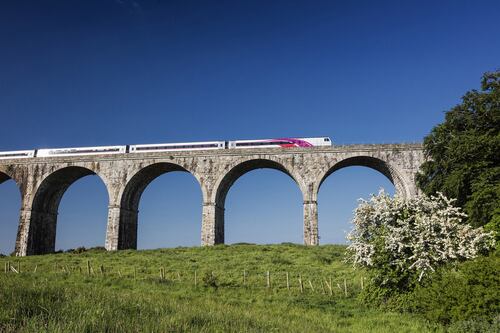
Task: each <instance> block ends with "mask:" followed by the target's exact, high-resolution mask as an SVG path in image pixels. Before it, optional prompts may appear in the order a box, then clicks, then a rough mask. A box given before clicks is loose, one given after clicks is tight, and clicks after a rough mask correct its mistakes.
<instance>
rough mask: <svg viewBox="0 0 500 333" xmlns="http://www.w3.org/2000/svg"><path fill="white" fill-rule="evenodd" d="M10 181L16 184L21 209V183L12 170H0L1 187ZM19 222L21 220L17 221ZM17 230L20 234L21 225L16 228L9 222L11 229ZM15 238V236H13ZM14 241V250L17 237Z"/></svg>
mask: <svg viewBox="0 0 500 333" xmlns="http://www.w3.org/2000/svg"><path fill="white" fill-rule="evenodd" d="M9 180H12V181H13V182H14V183H15V186H16V188H17V190H18V192H17V193H18V197H17V200H18V201H17V202H19V206H20V208H22V200H23V195H22V194H23V189H22V187H21V186H20V183H19V181H18V180H17V179H16V178H15V177H14V173H13V172H11V170H5V169H4V168H0V186H1V185H2V184H3V183H4V182H7V181H9ZM17 220H18V221H19V218H18V219H17ZM4 227H7V226H3V227H2V229H3V228H4ZM10 227H11V228H13V229H14V228H17V233H19V224H17V226H14V225H10V222H9V228H10ZM13 236H14V237H15V235H13ZM14 237H13V239H12V243H11V244H14V248H15V244H16V243H17V237H15V238H14Z"/></svg>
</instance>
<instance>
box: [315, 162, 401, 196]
mask: <svg viewBox="0 0 500 333" xmlns="http://www.w3.org/2000/svg"><path fill="white" fill-rule="evenodd" d="M350 166H364V167H367V168H370V169H373V170H376V171H378V172H380V173H381V174H383V175H384V176H385V177H387V179H389V181H390V182H391V183H392V184H393V185H394V187H395V188H396V193H397V194H398V195H400V196H402V197H404V198H407V197H409V196H410V194H411V193H410V190H409V188H408V186H407V184H406V183H405V181H404V178H403V176H402V173H401V172H400V171H399V170H398V169H397V168H396V167H395V166H394V165H392V164H391V163H389V162H387V161H384V160H382V159H380V158H377V157H373V156H367V155H360V156H352V157H348V158H345V159H342V160H340V161H338V162H336V163H335V164H334V165H333V166H331V167H330V168H329V169H328V170H327V171H326V173H325V174H323V175H322V176H321V178H320V180H319V182H318V183H317V184H318V185H317V189H316V191H315V195H316V196H317V195H318V192H319V189H320V188H321V185H322V184H323V182H324V181H325V180H326V178H328V176H330V175H331V174H332V173H334V172H335V171H337V170H340V169H343V168H347V167H350Z"/></svg>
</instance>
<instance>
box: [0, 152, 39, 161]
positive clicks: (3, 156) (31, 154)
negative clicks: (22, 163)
mask: <svg viewBox="0 0 500 333" xmlns="http://www.w3.org/2000/svg"><path fill="white" fill-rule="evenodd" d="M30 157H35V151H34V150H16V151H2V152H0V160H7V159H11V158H30Z"/></svg>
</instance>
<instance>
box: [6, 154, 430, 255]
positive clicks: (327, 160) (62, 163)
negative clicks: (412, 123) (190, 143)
mask: <svg viewBox="0 0 500 333" xmlns="http://www.w3.org/2000/svg"><path fill="white" fill-rule="evenodd" d="M423 161H424V156H423V152H422V146H421V145H420V144H391V145H347V146H333V147H314V148H290V149H277V148H273V149H238V150H232V149H231V150H219V151H214V150H212V151H191V152H163V153H148V154H119V155H106V156H105V155H96V156H73V157H52V158H31V159H17V160H16V159H11V160H2V161H0V183H2V182H4V181H6V180H9V179H13V180H14V181H15V182H16V183H17V185H18V187H19V189H20V191H21V198H22V201H21V211H20V218H19V227H18V232H17V239H16V249H15V251H16V254H17V255H18V256H25V255H32V254H44V253H51V252H54V250H55V239H56V237H55V236H56V226H57V212H58V207H59V203H60V201H61V198H62V196H63V195H64V193H65V191H66V190H67V189H68V187H69V186H71V184H73V183H74V182H75V181H77V180H78V179H80V178H82V177H85V176H88V175H97V176H98V177H100V178H101V179H102V181H103V183H104V184H105V186H106V188H107V191H108V196H109V208H108V222H107V231H106V244H105V246H106V249H107V250H120V249H135V248H136V247H137V221H138V207H139V202H140V199H141V195H142V193H143V192H144V189H145V188H146V187H147V186H148V184H149V183H151V182H152V181H153V180H154V179H155V178H156V177H158V176H160V175H162V174H165V173H168V172H171V171H183V172H189V173H191V174H192V175H193V176H194V177H195V178H196V179H197V180H198V183H199V184H200V188H201V192H202V194H203V210H202V212H203V213H202V218H201V220H202V221H201V244H202V245H214V244H221V243H224V204H225V201H226V196H227V193H228V192H229V190H230V188H231V186H232V185H233V184H234V182H235V181H236V180H237V179H238V178H239V177H241V176H242V175H244V174H245V173H247V172H249V171H252V170H255V169H260V168H270V169H275V170H279V171H281V172H283V173H285V174H287V175H288V176H290V177H291V178H292V179H293V180H294V181H295V182H296V184H297V185H298V187H299V188H300V190H301V192H302V196H303V207H304V244H306V245H317V244H318V239H319V237H318V204H317V197H318V191H319V188H320V186H321V184H322V183H323V181H324V180H325V179H326V178H327V177H328V176H329V175H330V174H332V173H333V172H335V171H336V170H339V169H341V168H344V167H348V166H365V167H369V168H372V169H375V170H377V171H379V172H381V173H382V174H384V175H385V176H386V177H387V178H388V179H389V180H390V181H391V182H392V183H393V184H394V186H395V188H396V193H397V194H398V195H400V196H402V197H405V198H408V197H412V196H414V195H416V194H417V192H418V190H417V187H416V185H415V175H416V173H417V171H418V169H419V167H420V165H421V164H422V162H423Z"/></svg>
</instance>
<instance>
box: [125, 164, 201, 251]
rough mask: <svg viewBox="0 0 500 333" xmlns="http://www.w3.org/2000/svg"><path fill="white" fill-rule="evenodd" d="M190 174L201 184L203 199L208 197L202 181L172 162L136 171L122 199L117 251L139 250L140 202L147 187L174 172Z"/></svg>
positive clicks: (128, 182)
mask: <svg viewBox="0 0 500 333" xmlns="http://www.w3.org/2000/svg"><path fill="white" fill-rule="evenodd" d="M173 171H181V172H188V173H190V174H191V175H193V177H194V178H195V179H196V180H197V181H198V183H199V184H200V190H201V192H202V195H203V198H205V197H206V190H205V188H204V186H202V183H201V181H200V179H199V178H198V177H197V176H196V175H195V174H194V173H193V172H191V171H189V170H188V169H187V168H185V167H183V166H181V165H180V164H176V163H171V162H157V163H152V164H150V165H148V166H146V167H143V168H141V169H140V170H138V171H136V172H135V174H134V175H133V176H132V177H131V178H130V179H129V180H128V181H127V183H126V185H125V187H124V190H123V192H122V194H121V198H120V218H119V226H118V244H117V249H118V250H122V249H136V248H137V223H138V214H139V202H140V200H141V196H142V194H143V193H144V190H145V189H146V187H147V186H148V185H149V184H150V183H151V182H152V181H153V180H155V179H156V178H158V177H159V176H161V175H163V174H166V173H169V172H173Z"/></svg>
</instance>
